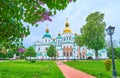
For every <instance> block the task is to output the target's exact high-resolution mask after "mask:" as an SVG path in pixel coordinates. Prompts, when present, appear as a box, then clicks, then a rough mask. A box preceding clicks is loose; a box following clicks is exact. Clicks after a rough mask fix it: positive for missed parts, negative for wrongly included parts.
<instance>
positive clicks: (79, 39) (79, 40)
mask: <svg viewBox="0 0 120 78" xmlns="http://www.w3.org/2000/svg"><path fill="white" fill-rule="evenodd" d="M75 43H76V44H77V45H78V46H79V47H82V46H83V45H84V40H83V38H82V36H80V35H77V36H76V37H75Z"/></svg>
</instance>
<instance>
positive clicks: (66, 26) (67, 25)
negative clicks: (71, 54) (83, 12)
mask: <svg viewBox="0 0 120 78" xmlns="http://www.w3.org/2000/svg"><path fill="white" fill-rule="evenodd" d="M71 32H72V31H71V29H70V28H69V23H68V21H67V20H66V23H65V29H64V30H63V33H71Z"/></svg>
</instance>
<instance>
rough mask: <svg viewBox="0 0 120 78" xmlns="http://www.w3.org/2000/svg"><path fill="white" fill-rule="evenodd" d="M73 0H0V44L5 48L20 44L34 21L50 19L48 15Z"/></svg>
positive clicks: (61, 8) (63, 7) (51, 14)
mask: <svg viewBox="0 0 120 78" xmlns="http://www.w3.org/2000/svg"><path fill="white" fill-rule="evenodd" d="M72 1H75V0H0V44H2V45H3V46H5V47H6V48H9V47H15V46H21V45H22V41H23V38H24V37H26V36H27V35H29V34H30V31H29V26H23V22H27V23H30V24H32V26H36V25H34V24H35V23H36V22H39V21H40V22H43V21H46V20H48V21H52V20H51V17H50V16H53V15H55V14H56V11H57V10H63V9H65V7H66V6H67V5H68V4H69V3H70V2H72Z"/></svg>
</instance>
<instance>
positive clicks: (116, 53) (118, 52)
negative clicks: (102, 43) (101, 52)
mask: <svg viewBox="0 0 120 78" xmlns="http://www.w3.org/2000/svg"><path fill="white" fill-rule="evenodd" d="M107 52H108V57H109V58H112V49H111V47H109V48H108V49H107ZM114 56H115V58H119V59H120V47H117V48H114Z"/></svg>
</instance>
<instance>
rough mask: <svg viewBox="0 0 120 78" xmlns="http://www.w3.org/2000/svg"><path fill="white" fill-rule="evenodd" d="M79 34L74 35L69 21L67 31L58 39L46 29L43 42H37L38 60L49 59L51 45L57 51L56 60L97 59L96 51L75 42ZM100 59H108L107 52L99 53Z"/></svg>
mask: <svg viewBox="0 0 120 78" xmlns="http://www.w3.org/2000/svg"><path fill="white" fill-rule="evenodd" d="M76 35H77V34H73V33H72V30H71V29H70V27H69V23H68V21H66V23H65V29H64V30H63V32H62V34H60V33H59V34H58V36H57V37H56V38H54V39H53V38H52V37H51V35H50V33H49V29H48V28H46V32H45V34H43V37H42V38H41V39H42V41H39V40H38V41H35V42H34V47H35V51H36V52H37V56H36V59H49V57H48V56H47V53H46V52H47V49H48V48H49V46H50V45H54V46H55V47H56V50H57V54H56V59H87V58H89V57H90V58H92V59H95V51H94V50H92V49H87V48H86V47H85V46H83V47H79V46H77V44H76V43H75V42H74V39H75V37H76ZM98 58H99V59H106V58H108V57H107V51H106V49H102V50H99V51H98Z"/></svg>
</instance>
